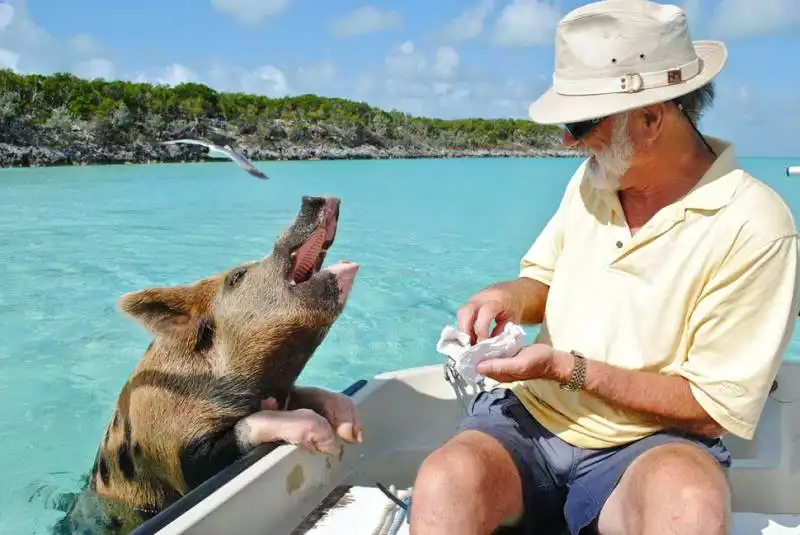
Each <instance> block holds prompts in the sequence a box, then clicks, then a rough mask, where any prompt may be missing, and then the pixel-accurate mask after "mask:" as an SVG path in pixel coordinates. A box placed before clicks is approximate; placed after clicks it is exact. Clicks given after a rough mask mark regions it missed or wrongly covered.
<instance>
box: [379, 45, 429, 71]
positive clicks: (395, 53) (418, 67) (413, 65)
mask: <svg viewBox="0 0 800 535" xmlns="http://www.w3.org/2000/svg"><path fill="white" fill-rule="evenodd" d="M384 65H385V66H386V70H387V71H388V72H389V74H391V75H392V76H399V77H404V78H414V77H416V76H419V75H421V74H422V73H423V72H425V69H426V67H427V66H428V60H427V59H426V58H425V56H424V55H423V54H421V53H419V52H417V51H416V50H415V49H414V42H413V41H406V42H404V43H403V44H402V45H400V46H399V47H397V48H396V49H394V50H392V51H391V52H390V53H389V54H388V55H387V56H386V58H385V59H384Z"/></svg>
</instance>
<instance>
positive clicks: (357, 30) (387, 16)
mask: <svg viewBox="0 0 800 535" xmlns="http://www.w3.org/2000/svg"><path fill="white" fill-rule="evenodd" d="M402 23H403V16H402V15H401V14H400V13H399V12H397V11H383V10H380V9H378V8H377V7H375V6H364V7H360V8H358V9H356V10H354V11H351V12H350V13H348V14H347V15H345V16H343V17H341V18H339V19H335V20H333V21H331V22H330V24H329V25H328V31H329V32H330V33H331V35H335V36H337V37H352V36H355V35H364V34H368V33H374V32H380V31H383V30H388V29H391V28H396V27H398V26H400V25H401V24H402Z"/></svg>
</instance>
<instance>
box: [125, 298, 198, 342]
mask: <svg viewBox="0 0 800 535" xmlns="http://www.w3.org/2000/svg"><path fill="white" fill-rule="evenodd" d="M189 293H190V288H187V287H176V288H146V289H144V290H139V291H136V292H130V293H127V294H125V295H123V296H122V297H121V298H120V300H119V308H120V310H121V311H122V312H124V313H125V314H127V315H128V316H131V317H132V318H134V319H135V320H136V321H138V322H139V323H141V324H142V325H143V326H144V327H145V329H147V330H148V331H150V332H152V333H153V334H162V333H168V332H170V331H174V330H175V329H179V328H181V327H183V326H185V325H186V324H187V323H189V322H190V321H191V319H192V308H193V307H192V306H191V302H190V300H189V298H190V295H189Z"/></svg>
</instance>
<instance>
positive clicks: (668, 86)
mask: <svg viewBox="0 0 800 535" xmlns="http://www.w3.org/2000/svg"><path fill="white" fill-rule="evenodd" d="M727 58H728V51H727V48H726V47H725V44H724V43H722V42H720V41H692V39H691V36H690V33H689V26H688V24H687V22H686V14H685V12H684V10H683V9H681V8H680V7H678V6H675V5H671V4H659V3H656V2H650V1H649V0H600V1H596V2H592V3H590V4H586V5H584V6H581V7H579V8H577V9H575V10H573V11H571V12H570V13H568V14H567V15H566V16H565V17H564V18H563V19H561V21H560V22H559V23H558V25H557V27H556V37H555V70H554V72H553V84H552V86H551V87H550V88H549V89H548V90H547V91H546V92H545V93H544V94H542V95H541V96H540V97H539V98H538V99H536V101H534V102H533V103H532V104H531V105H530V107H529V109H528V114H529V115H530V118H531V119H532V120H533V121H534V122H537V123H540V124H565V123H576V122H580V121H585V120H589V119H596V118H599V117H606V116H609V115H613V114H615V113H620V112H623V111H627V110H631V109H634V108H639V107H642V106H647V105H650V104H655V103H658V102H667V101H669V100H672V99H674V98H677V97H680V96H682V95H685V94H687V93H690V92H692V91H694V90H695V89H698V88H699V87H701V86H703V85H705V84H706V83H708V82H710V81H711V80H712V79H714V77H716V76H717V75H718V74H719V73H720V71H722V69H723V67H724V66H725V63H726V61H727Z"/></svg>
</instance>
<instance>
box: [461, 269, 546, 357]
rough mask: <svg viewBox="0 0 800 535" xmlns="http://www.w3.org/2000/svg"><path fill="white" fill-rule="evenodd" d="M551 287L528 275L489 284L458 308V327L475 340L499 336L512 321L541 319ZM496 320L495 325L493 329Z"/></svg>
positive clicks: (524, 321) (521, 321) (523, 321)
mask: <svg viewBox="0 0 800 535" xmlns="http://www.w3.org/2000/svg"><path fill="white" fill-rule="evenodd" d="M548 291H549V288H548V287H547V286H546V285H544V284H542V283H541V282H539V281H536V280H533V279H529V278H525V277H521V278H518V279H514V280H510V281H505V282H499V283H497V284H494V285H492V286H489V287H488V288H486V289H484V290H481V291H480V292H478V293H477V294H475V295H474V296H473V297H472V298H471V299H470V300H469V302H468V303H467V304H466V305H464V306H463V307H461V308H460V309H459V310H458V313H457V315H456V318H457V323H458V330H460V331H461V332H464V333H466V334H468V335H469V337H470V343H471V344H475V343H477V342H482V341H483V340H486V339H487V338H490V337H492V336H497V335H498V334H500V333H501V332H503V329H504V328H505V326H506V323H508V322H512V323H516V324H522V323H529V324H535V323H541V321H542V318H543V317H544V307H545V303H546V302H547V294H548ZM493 321H494V322H495V327H494V329H492V330H491V332H490V331H489V328H490V327H491V325H492V322H493Z"/></svg>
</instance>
